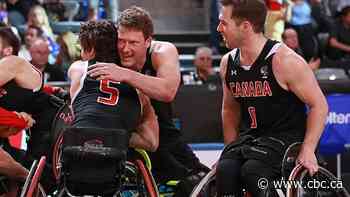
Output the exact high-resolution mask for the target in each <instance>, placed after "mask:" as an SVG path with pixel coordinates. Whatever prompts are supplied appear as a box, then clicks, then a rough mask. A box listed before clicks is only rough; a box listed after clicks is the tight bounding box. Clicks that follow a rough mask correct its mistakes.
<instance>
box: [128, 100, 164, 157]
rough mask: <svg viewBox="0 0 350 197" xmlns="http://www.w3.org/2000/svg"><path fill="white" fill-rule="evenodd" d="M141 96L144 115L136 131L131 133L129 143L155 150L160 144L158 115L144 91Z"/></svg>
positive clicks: (134, 146) (136, 146) (135, 146)
mask: <svg viewBox="0 0 350 197" xmlns="http://www.w3.org/2000/svg"><path fill="white" fill-rule="evenodd" d="M139 98H140V101H141V103H142V117H141V121H140V124H139V126H138V127H137V129H136V132H133V133H132V135H131V138H130V142H129V145H130V146H131V147H133V148H142V149H145V150H148V151H152V152H154V151H156V150H157V148H158V145H159V126H158V120H157V116H156V114H155V111H154V109H153V107H152V105H151V102H150V99H149V98H148V97H147V96H145V95H143V94H142V93H139Z"/></svg>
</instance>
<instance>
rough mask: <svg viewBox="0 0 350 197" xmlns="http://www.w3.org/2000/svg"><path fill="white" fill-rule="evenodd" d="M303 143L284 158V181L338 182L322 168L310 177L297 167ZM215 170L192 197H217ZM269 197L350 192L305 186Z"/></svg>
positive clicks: (248, 196)
mask: <svg viewBox="0 0 350 197" xmlns="http://www.w3.org/2000/svg"><path fill="white" fill-rule="evenodd" d="M300 146H301V143H294V144H291V145H290V146H289V147H288V148H287V150H286V152H285V154H284V157H283V160H282V167H281V175H282V181H283V180H289V181H295V182H299V183H307V182H308V181H310V180H311V181H312V180H314V181H317V180H319V181H326V182H327V183H330V182H331V181H333V182H336V181H338V182H339V181H340V180H338V179H337V178H336V177H335V176H334V175H333V174H332V173H331V172H329V171H328V170H327V169H325V168H324V167H322V166H320V167H319V170H318V172H317V173H316V174H315V175H314V176H313V177H310V176H309V174H308V172H307V170H306V169H305V168H303V167H302V166H301V165H297V166H295V161H296V158H297V155H298V153H299V150H300ZM216 196H217V193H216V182H215V169H213V170H211V171H210V172H209V173H208V174H207V175H206V176H205V177H204V178H203V179H202V180H201V182H200V183H199V184H198V185H197V186H196V187H195V188H194V189H193V191H192V193H191V197H216ZM266 196H267V197H272V196H276V197H277V196H278V197H307V196H332V197H350V194H349V192H348V191H347V190H346V189H345V188H344V187H341V188H332V189H322V188H320V187H318V188H316V187H315V188H314V189H307V187H306V186H305V185H302V186H294V187H293V186H290V187H288V188H274V189H273V190H272V191H269V193H267V194H266ZM244 197H251V194H250V193H249V192H244Z"/></svg>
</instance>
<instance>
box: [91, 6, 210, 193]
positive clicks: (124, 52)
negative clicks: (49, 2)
mask: <svg viewBox="0 0 350 197" xmlns="http://www.w3.org/2000/svg"><path fill="white" fill-rule="evenodd" d="M152 36H153V22H152V19H151V17H150V15H149V13H148V12H147V11H146V10H144V9H143V8H140V7H136V6H133V7H131V8H128V9H126V10H124V11H123V12H122V13H121V15H120V17H119V20H118V53H119V55H120V59H121V64H120V66H122V67H120V66H118V65H116V64H103V63H101V64H96V65H94V66H93V68H94V69H92V70H91V71H89V73H88V74H89V75H90V76H92V77H97V78H98V79H110V80H114V81H121V82H125V83H127V84H129V85H131V86H133V87H135V88H137V89H138V90H140V91H141V92H143V93H144V94H145V95H147V96H148V97H150V98H151V102H152V106H153V107H154V109H155V111H156V114H157V116H158V123H159V132H160V133H159V135H160V141H159V148H158V150H157V151H156V152H155V153H151V154H150V157H151V160H152V163H153V172H154V174H155V176H156V179H157V180H158V181H161V182H162V181H167V180H169V179H181V180H182V179H185V177H190V176H192V175H196V174H198V173H200V172H202V171H203V170H204V171H206V170H207V168H206V167H205V166H203V165H202V164H201V163H200V162H199V160H198V158H197V157H196V156H195V155H194V153H193V152H192V150H191V149H190V147H189V146H188V145H187V144H186V143H184V142H183V141H182V140H181V139H180V131H179V130H178V129H176V128H175V126H174V124H173V122H172V111H171V101H172V100H173V99H174V97H175V95H176V92H177V89H178V87H179V84H180V71H179V56H178V52H177V49H176V47H175V46H174V45H173V44H172V43H169V42H162V41H153V40H152ZM128 68H131V69H132V70H131V69H128ZM136 71H138V72H136ZM169 169H171V170H169ZM191 178H194V177H191ZM197 179H198V177H197ZM192 180H195V178H194V179H192ZM187 185H191V184H187ZM189 190H191V189H189ZM183 196H186V195H183Z"/></svg>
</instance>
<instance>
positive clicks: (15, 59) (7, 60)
mask: <svg viewBox="0 0 350 197" xmlns="http://www.w3.org/2000/svg"><path fill="white" fill-rule="evenodd" d="M0 63H2V64H4V66H8V67H14V68H15V67H19V66H21V67H23V66H30V65H31V64H30V63H29V62H28V61H27V60H25V59H24V58H22V57H19V56H15V55H9V56H6V57H3V58H2V59H1V60H0Z"/></svg>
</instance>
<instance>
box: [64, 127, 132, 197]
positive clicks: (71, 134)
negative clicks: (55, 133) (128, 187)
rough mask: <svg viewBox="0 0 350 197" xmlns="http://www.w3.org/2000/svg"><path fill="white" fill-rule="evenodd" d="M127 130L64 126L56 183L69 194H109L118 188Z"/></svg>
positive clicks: (125, 149) (127, 136) (126, 144)
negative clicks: (58, 181)
mask: <svg viewBox="0 0 350 197" xmlns="http://www.w3.org/2000/svg"><path fill="white" fill-rule="evenodd" d="M129 138H130V134H129V132H127V131H126V130H118V129H103V128H85V127H84V128H83V127H77V128H67V129H66V130H65V131H64V132H63V141H62V148H61V154H62V155H61V165H62V170H61V174H60V185H61V186H62V187H63V188H64V189H65V191H66V192H67V193H69V194H71V195H75V196H81V195H113V194H115V193H116V192H118V191H119V190H120V186H121V178H122V175H123V172H124V168H125V162H126V155H127V150H128V144H129Z"/></svg>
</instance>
